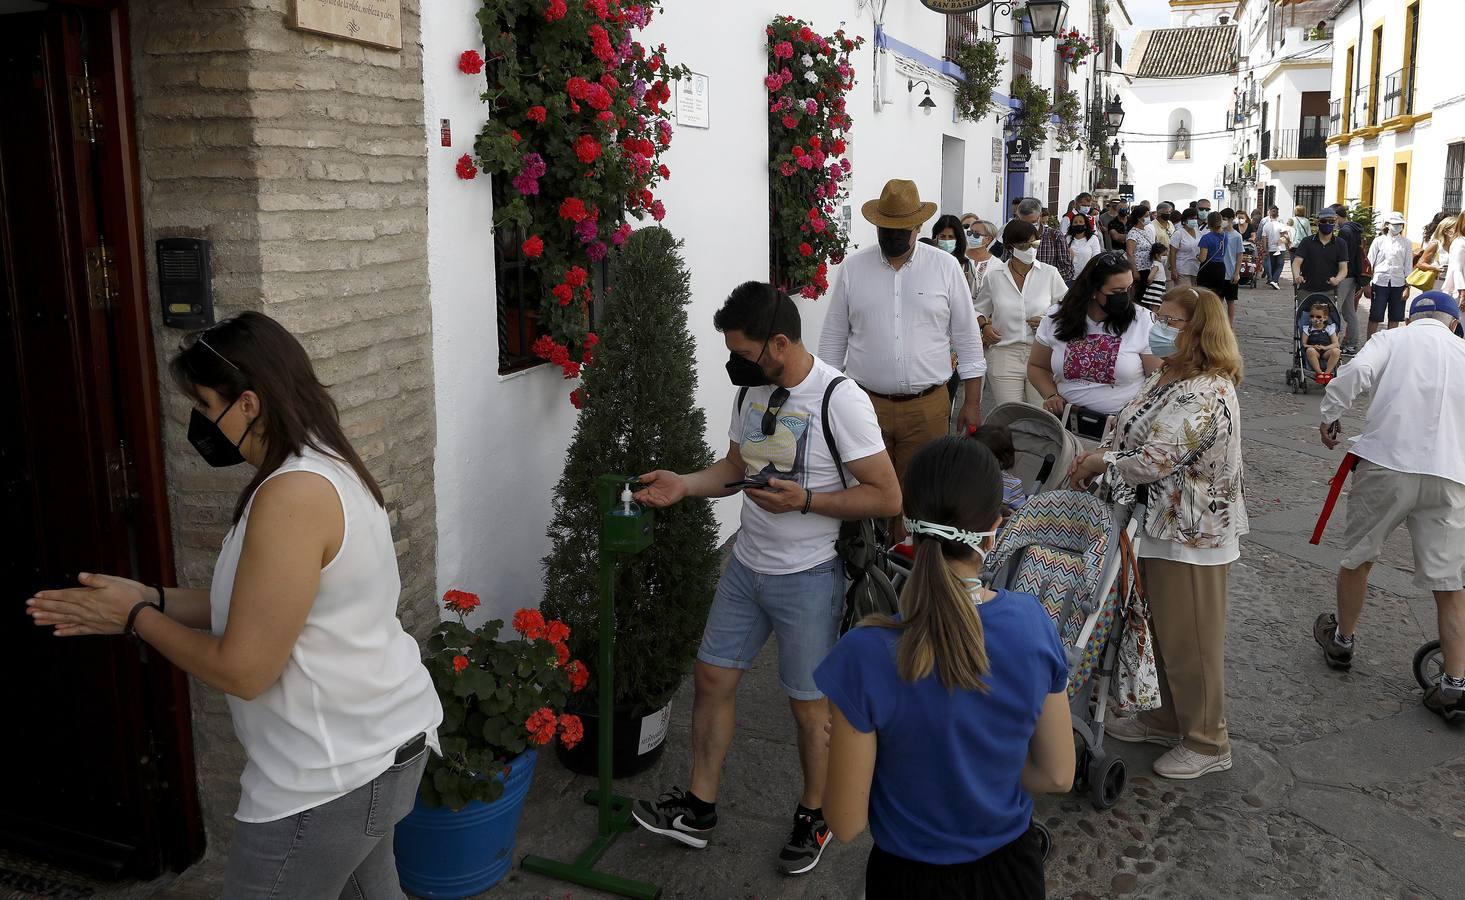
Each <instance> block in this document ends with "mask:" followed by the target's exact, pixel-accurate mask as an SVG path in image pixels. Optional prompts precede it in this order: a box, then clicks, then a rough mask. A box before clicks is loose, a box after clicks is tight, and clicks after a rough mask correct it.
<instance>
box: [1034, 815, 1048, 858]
mask: <svg viewBox="0 0 1465 900" xmlns="http://www.w3.org/2000/svg"><path fill="white" fill-rule="evenodd" d="M1032 827H1033V830H1034V831H1036V832H1037V833H1038V852H1039V853H1041V854H1042V855H1043V862H1047V861H1048V854H1049V853H1051V852H1053V835H1052V833H1050V832H1049V831H1048V829H1047V828H1045V827H1043V825H1042V824H1040V823H1039V822H1038V821H1037V820H1036V819H1034V820H1033V826H1032Z"/></svg>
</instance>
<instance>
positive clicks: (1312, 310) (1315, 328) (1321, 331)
mask: <svg viewBox="0 0 1465 900" xmlns="http://www.w3.org/2000/svg"><path fill="white" fill-rule="evenodd" d="M1300 332H1301V337H1302V341H1303V352H1304V353H1305V354H1306V355H1307V364H1308V365H1309V366H1311V367H1312V371H1313V380H1314V381H1316V382H1317V383H1318V384H1327V383H1328V382H1329V381H1332V380H1333V374H1334V372H1335V371H1336V370H1337V368H1338V357H1339V356H1341V355H1342V353H1343V351H1342V350H1341V349H1340V348H1341V346H1342V345H1341V343H1340V342H1339V340H1338V326H1337V325H1335V324H1333V323H1332V322H1330V321H1328V304H1327V303H1324V302H1321V301H1319V302H1314V303H1313V304H1312V306H1310V307H1308V310H1307V324H1305V325H1303V326H1302V327H1301V329H1300Z"/></svg>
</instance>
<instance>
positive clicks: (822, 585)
mask: <svg viewBox="0 0 1465 900" xmlns="http://www.w3.org/2000/svg"><path fill="white" fill-rule="evenodd" d="M843 612H844V567H843V566H842V565H841V564H840V562H839V560H838V559H831V560H829V561H827V562H822V563H820V564H818V565H817V566H814V567H813V568H811V569H805V570H804V571H802V572H794V573H792V574H789V575H764V574H763V573H761V572H755V571H753V570H752V569H750V568H748V567H747V566H745V565H743V564H742V563H741V562H739V561H738V557H737V554H736V553H734V554H733V558H732V559H731V560H730V561H729V562H728V564H727V570H726V571H724V572H723V573H722V579H721V580H720V581H718V582H717V594H716V595H715V596H714V597H713V598H712V610H711V611H710V612H709V613H708V614H707V627H706V628H705V629H703V631H702V646H701V648H700V649H698V651H697V659H699V660H701V661H702V662H704V663H707V664H708V665H709V666H719V667H721V668H724V669H747V668H750V667H752V665H753V660H754V659H755V658H756V657H757V656H758V651H760V650H762V649H763V644H764V643H766V642H767V641H768V635H769V633H770V632H772V633H774V634H776V635H778V680H779V682H780V684H782V685H783V690H784V693H786V694H788V695H789V697H790V698H791V699H794V700H818V699H820V698H821V697H823V696H824V694H823V692H821V691H820V690H819V688H818V686H817V685H815V684H814V669H816V668H817V667H818V666H819V663H821V662H823V661H824V657H825V656H827V655H828V653H829V651H830V650H832V649H833V648H834V643H835V641H837V640H839V618H840V615H841V614H842V613H843Z"/></svg>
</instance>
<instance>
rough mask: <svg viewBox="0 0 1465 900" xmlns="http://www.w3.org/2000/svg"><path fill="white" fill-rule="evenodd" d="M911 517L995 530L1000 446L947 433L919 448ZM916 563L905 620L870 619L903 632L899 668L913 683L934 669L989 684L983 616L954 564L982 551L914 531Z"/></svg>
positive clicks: (944, 678)
mask: <svg viewBox="0 0 1465 900" xmlns="http://www.w3.org/2000/svg"><path fill="white" fill-rule="evenodd" d="M904 495H905V504H904V510H905V514H906V516H907V517H909V518H912V519H919V520H921V521H924V522H933V523H937V524H941V525H951V526H954V527H956V528H958V529H960V530H962V531H976V532H981V531H988V530H990V529H991V528H992V526H993V525H994V524H996V522H997V518H998V515H999V513H1000V510H1001V503H1002V470H1001V469H1000V468H999V467H998V465H997V458H996V457H995V456H993V455H992V451H991V450H988V449H987V448H986V446H984V445H983V444H981V443H980V442H978V441H971V440H965V439H962V438H958V437H954V436H947V437H942V438H938V439H936V440H934V441H932V442H931V443H929V444H927V445H926V446H925V447H923V448H921V450H920V451H918V452H917V453H916V455H915V457H914V458H912V459H911V463H910V466H909V468H908V469H907V471H906V476H905V485H904ZM914 538H915V545H916V560H915V566H914V568H913V569H912V571H911V577H910V580H909V581H907V582H906V584H905V587H904V588H903V589H902V590H901V593H900V616H901V617H900V620H899V621H896V620H894V619H888V618H877V619H873V620H871V621H868V622H866V623H862V624H871V625H877V626H881V627H885V628H896V629H899V630H900V631H901V636H900V641H899V644H898V649H897V651H896V669H897V671H898V672H899V673H900V677H901V680H903V681H905V682H907V683H912V682H916V681H919V680H921V679H922V678H925V677H926V676H928V675H930V674H932V672H933V671H934V672H935V673H936V676H937V677H938V678H940V679H941V684H942V685H943V686H945V687H946V689H947V690H948V691H952V690H967V691H985V690H986V689H987V686H986V684H985V683H984V682H983V680H982V679H983V676H985V675H986V674H987V673H988V672H989V671H991V668H992V667H991V664H990V662H989V661H988V658H987V645H986V640H985V639H984V637H983V634H982V618H981V616H980V615H979V614H978V613H977V604H976V602H975V601H974V600H973V599H972V595H971V592H970V591H969V590H968V588H967V585H966V584H965V583H963V582H962V580H961V577H960V576H958V575H957V574H956V572H955V571H953V570H952V568H951V565H950V562H951V561H952V560H968V559H971V558H972V556H973V555H974V554H975V552H976V551H975V550H973V549H972V548H971V547H969V546H968V545H966V544H963V543H961V542H959V541H953V540H947V539H945V538H939V537H935V536H933V535H927V534H918V535H915V536H914Z"/></svg>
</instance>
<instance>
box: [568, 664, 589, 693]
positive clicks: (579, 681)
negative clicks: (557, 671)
mask: <svg viewBox="0 0 1465 900" xmlns="http://www.w3.org/2000/svg"><path fill="white" fill-rule="evenodd" d="M565 673H566V674H567V675H569V676H570V690H571V691H573V692H574V693H579V692H580V691H582V690H584V689H585V685H586V684H587V683H589V681H590V671H589V670H588V669H586V668H585V664H584V663H582V662H580V661H579V660H578V659H577V660H575V661H574V662H572V663H570V664H569V665H568V666H565Z"/></svg>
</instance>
